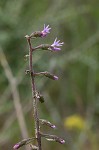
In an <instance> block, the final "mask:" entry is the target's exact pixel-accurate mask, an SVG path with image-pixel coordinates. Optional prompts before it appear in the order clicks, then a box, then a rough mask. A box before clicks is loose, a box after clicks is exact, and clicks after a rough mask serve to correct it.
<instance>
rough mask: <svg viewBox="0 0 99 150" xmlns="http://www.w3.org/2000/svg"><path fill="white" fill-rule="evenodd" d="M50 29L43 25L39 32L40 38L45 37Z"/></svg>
mask: <svg viewBox="0 0 99 150" xmlns="http://www.w3.org/2000/svg"><path fill="white" fill-rule="evenodd" d="M50 30H51V28H49V25H47V26H45V24H44V29H43V30H42V31H41V33H42V35H41V37H45V36H46V35H47V34H48V33H50Z"/></svg>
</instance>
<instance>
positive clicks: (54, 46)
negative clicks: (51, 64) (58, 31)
mask: <svg viewBox="0 0 99 150" xmlns="http://www.w3.org/2000/svg"><path fill="white" fill-rule="evenodd" d="M59 42H60V40H58V41H57V38H56V39H55V40H54V43H53V44H52V45H51V47H50V48H51V50H53V51H60V50H61V48H60V46H63V44H64V42H62V43H59Z"/></svg>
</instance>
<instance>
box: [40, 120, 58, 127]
mask: <svg viewBox="0 0 99 150" xmlns="http://www.w3.org/2000/svg"><path fill="white" fill-rule="evenodd" d="M40 122H41V123H42V124H44V125H47V126H49V127H51V128H53V129H55V128H56V126H55V125H54V124H52V123H51V122H49V121H47V120H45V119H40Z"/></svg>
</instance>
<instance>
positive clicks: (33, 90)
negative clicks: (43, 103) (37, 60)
mask: <svg viewBox="0 0 99 150" xmlns="http://www.w3.org/2000/svg"><path fill="white" fill-rule="evenodd" d="M27 42H28V45H29V69H30V75H31V86H32V99H33V109H34V122H35V137H36V138H37V142H38V150H41V135H40V128H39V117H38V109H37V98H36V86H35V77H34V69H33V65H32V52H33V48H32V46H31V41H30V37H27Z"/></svg>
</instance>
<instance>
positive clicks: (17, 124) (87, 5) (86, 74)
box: [0, 0, 99, 150]
mask: <svg viewBox="0 0 99 150" xmlns="http://www.w3.org/2000/svg"><path fill="white" fill-rule="evenodd" d="M44 23H45V24H46V25H47V24H49V25H50V27H51V28H52V29H51V33H50V34H49V35H48V36H47V37H46V38H42V39H41V38H39V39H36V40H34V41H32V44H33V45H34V46H37V45H39V44H41V43H48V44H52V43H53V41H54V39H55V38H56V37H57V38H58V39H60V40H61V41H64V43H65V44H64V46H63V47H62V51H60V52H58V53H50V52H46V51H37V52H35V53H34V55H33V63H34V68H35V70H36V71H45V70H47V71H50V72H52V73H54V74H56V75H58V76H59V80H58V81H52V80H50V79H48V78H45V77H43V78H42V77H39V78H37V79H36V84H37V89H39V91H40V92H41V93H42V94H43V95H44V97H45V103H44V104H41V103H40V104H39V115H40V118H43V119H47V120H49V121H51V122H52V123H54V124H55V125H56V126H57V130H54V131H53V129H50V128H48V127H45V126H44V127H42V128H41V130H42V131H43V132H44V133H50V134H56V135H58V136H60V137H62V138H64V139H65V140H66V143H65V144H64V145H61V144H59V143H56V142H49V141H47V140H46V139H42V147H43V149H44V150H45V149H46V150H51V149H58V150H60V149H61V150H66V149H67V150H83V149H84V150H98V149H99V1H98V0H41V1H40V0H0V150H1V149H3V150H11V149H12V147H13V145H14V144H15V143H17V142H18V141H20V140H22V139H23V138H25V137H26V136H29V137H31V136H33V135H34V121H33V110H32V100H31V84H30V77H29V75H25V69H27V68H28V60H25V59H24V56H25V55H26V54H28V45H27V42H26V39H25V38H24V36H25V35H26V34H31V33H32V32H34V31H37V30H42V29H43V25H44ZM20 149H22V150H23V149H24V147H22V148H20ZM26 149H27V150H28V148H26Z"/></svg>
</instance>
